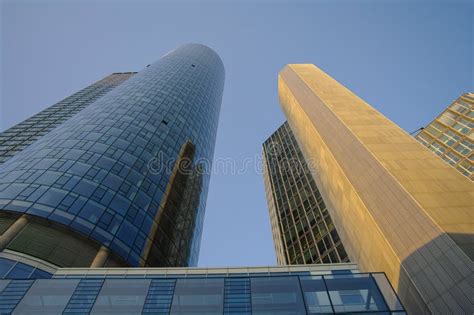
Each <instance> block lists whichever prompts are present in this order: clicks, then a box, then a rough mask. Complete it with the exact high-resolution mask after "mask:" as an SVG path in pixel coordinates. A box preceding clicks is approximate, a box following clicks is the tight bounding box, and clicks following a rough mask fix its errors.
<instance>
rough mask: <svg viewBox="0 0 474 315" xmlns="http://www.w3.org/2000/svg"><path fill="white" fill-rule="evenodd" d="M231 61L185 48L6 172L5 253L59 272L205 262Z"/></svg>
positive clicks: (1, 180) (2, 199)
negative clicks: (207, 215)
mask: <svg viewBox="0 0 474 315" xmlns="http://www.w3.org/2000/svg"><path fill="white" fill-rule="evenodd" d="M223 86H224V66H223V63H222V61H221V59H220V58H219V56H218V55H217V54H216V53H215V52H214V51H212V50H211V49H209V48H208V47H206V46H203V45H198V44H187V45H183V46H180V47H178V48H177V49H175V50H173V51H172V52H170V53H168V54H167V55H165V56H163V57H162V58H161V59H160V60H158V61H157V62H156V63H154V64H151V65H149V66H147V67H146V68H145V69H144V70H142V71H140V72H139V73H137V74H134V75H133V76H131V77H130V78H128V79H127V80H126V81H125V82H123V83H121V84H120V85H119V86H118V87H115V88H114V89H113V90H112V91H110V92H108V93H107V94H106V95H104V96H102V97H101V98H99V99H98V100H96V101H95V102H93V103H92V104H90V105H88V106H87V107H85V108H84V109H82V110H80V111H79V113H77V114H75V115H74V116H73V117H71V118H69V119H67V120H66V121H65V122H63V123H61V124H60V125H59V126H58V127H56V128H55V129H53V130H52V131H50V132H48V133H46V134H45V135H43V136H41V137H39V139H38V140H35V141H34V142H33V143H32V144H30V145H29V146H28V147H26V148H24V149H23V150H22V151H20V152H18V153H16V154H15V155H14V156H13V157H11V158H9V159H8V160H7V161H6V162H5V163H3V164H2V165H0V209H1V210H0V214H1V224H0V228H1V229H2V232H3V234H2V235H1V236H0V250H7V251H10V252H17V253H21V254H26V255H29V256H33V257H37V258H39V259H42V260H45V261H48V262H51V263H53V264H55V265H57V266H61V267H74V266H75V267H81V266H82V267H88V266H189V265H190V266H192V265H195V264H196V263H197V258H198V252H199V242H200V238H201V231H202V224H203V216H204V210H205V202H206V195H207V190H208V184H209V176H210V174H209V172H208V168H209V165H210V161H211V160H212V157H213V151H214V143H215V138H216V131H217V124H218V118H219V110H220V105H221V98H222V92H223Z"/></svg>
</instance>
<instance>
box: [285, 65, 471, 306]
mask: <svg viewBox="0 0 474 315" xmlns="http://www.w3.org/2000/svg"><path fill="white" fill-rule="evenodd" d="M278 87H279V96H280V102H281V105H282V108H283V110H284V112H285V114H286V116H287V119H288V122H289V124H290V127H291V129H292V131H293V133H294V135H295V137H296V139H297V141H298V143H299V146H300V148H301V150H302V151H303V155H304V157H305V159H306V161H307V162H308V163H310V164H311V165H312V167H311V168H310V169H311V172H312V175H313V178H314V180H315V181H316V184H317V186H318V188H319V190H320V192H321V195H322V196H323V199H324V200H325V202H326V206H327V208H328V211H329V214H330V216H331V217H332V219H333V222H334V225H335V226H336V228H337V230H338V232H339V236H340V238H341V240H342V243H343V244H344V247H345V249H346V251H347V253H348V255H349V259H350V260H351V261H352V262H356V263H358V264H359V266H360V268H361V270H363V271H370V270H381V271H384V272H385V273H386V274H387V276H388V277H389V279H390V282H391V283H392V284H393V285H394V287H395V289H396V291H397V292H398V294H399V296H400V298H401V299H402V301H403V303H404V304H405V306H406V307H407V310H408V311H409V312H410V313H412V314H423V313H430V312H434V313H445V314H447V313H451V314H452V313H466V314H472V312H473V309H472V305H473V296H474V295H473V294H472V287H471V280H472V277H473V262H472V258H473V256H474V237H473V233H474V184H473V183H472V182H471V181H470V180H469V179H468V178H467V177H466V176H464V175H462V174H461V173H459V172H458V171H456V170H455V169H454V168H453V167H451V166H450V165H448V164H447V163H445V162H444V161H443V160H441V159H440V158H439V157H438V156H436V155H434V154H433V153H432V152H431V151H430V150H429V149H428V148H426V147H425V146H423V145H422V144H420V143H419V142H418V141H417V140H416V139H415V138H413V137H411V136H410V135H409V134H407V133H406V132H405V131H404V130H402V129H401V128H400V127H399V126H397V125H396V124H395V123H393V122H392V121H390V120H389V119H387V118H386V117H385V116H384V115H382V114H381V113H380V112H378V111H377V110H375V109H374V108H373V107H371V106H370V105H369V104H367V103H366V102H364V101H363V100H362V99H360V98H359V97H357V96H356V95H355V94H353V93H352V92H351V91H349V90H348V89H347V88H345V87H344V86H343V85H341V84H340V83H338V82H337V81H335V80H334V79H332V78H331V77H330V76H328V75H327V74H326V73H324V72H323V71H321V70H320V69H318V68H317V67H315V66H314V65H310V64H301V65H288V66H286V67H285V68H284V69H283V70H282V71H281V72H280V74H279V83H278Z"/></svg>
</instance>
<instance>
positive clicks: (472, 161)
mask: <svg viewBox="0 0 474 315" xmlns="http://www.w3.org/2000/svg"><path fill="white" fill-rule="evenodd" d="M473 107H474V93H466V94H463V95H461V96H460V97H459V98H458V99H456V100H455V101H454V102H453V103H452V104H451V105H449V106H448V108H446V110H444V111H443V112H442V113H441V114H440V115H439V116H438V117H436V118H435V119H434V120H433V121H432V122H431V123H430V124H429V125H428V126H426V127H425V128H423V130H421V131H420V132H419V133H418V134H417V135H416V139H417V140H418V141H419V142H420V143H422V144H423V145H425V146H426V147H428V148H429V149H430V150H431V151H433V152H434V153H436V154H437V155H439V156H440V157H441V158H442V159H443V160H445V161H446V162H448V163H449V164H450V165H452V166H453V167H454V168H456V169H457V170H458V171H459V172H461V174H463V175H465V176H467V177H469V178H470V179H471V180H474V175H473V173H474V153H473V150H474V131H473V126H474V122H473V119H474V110H473Z"/></svg>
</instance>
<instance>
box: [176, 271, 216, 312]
mask: <svg viewBox="0 0 474 315" xmlns="http://www.w3.org/2000/svg"><path fill="white" fill-rule="evenodd" d="M223 294H224V279H178V280H177V281H176V288H175V292H174V298H173V304H172V306H171V314H222V309H223V302H224V296H223Z"/></svg>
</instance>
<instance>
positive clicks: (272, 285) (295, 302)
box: [250, 277, 306, 315]
mask: <svg viewBox="0 0 474 315" xmlns="http://www.w3.org/2000/svg"><path fill="white" fill-rule="evenodd" d="M250 287H251V291H252V314H257V315H258V314H262V315H263V314H265V315H266V314H270V313H272V314H281V315H283V314H285V315H286V314H287V315H290V314H291V315H300V314H301V315H303V314H306V311H305V307H304V302H303V297H302V295H301V289H300V285H299V280H298V278H297V277H262V278H251V285H250Z"/></svg>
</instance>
